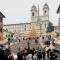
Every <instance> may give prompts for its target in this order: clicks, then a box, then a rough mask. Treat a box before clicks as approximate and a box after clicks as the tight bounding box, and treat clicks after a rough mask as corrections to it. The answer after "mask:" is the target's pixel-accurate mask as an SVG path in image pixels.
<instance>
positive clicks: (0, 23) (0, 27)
mask: <svg viewBox="0 0 60 60" xmlns="http://www.w3.org/2000/svg"><path fill="white" fill-rule="evenodd" d="M3 18H5V16H4V15H3V14H2V13H1V12H0V41H1V40H3Z"/></svg>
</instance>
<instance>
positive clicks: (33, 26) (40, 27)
mask: <svg viewBox="0 0 60 60" xmlns="http://www.w3.org/2000/svg"><path fill="white" fill-rule="evenodd" d="M42 10H43V15H42V16H40V14H39V6H38V7H36V6H35V5H33V6H32V8H31V22H30V23H20V24H7V25H4V27H3V28H4V29H5V30H8V31H11V32H13V33H15V34H16V35H19V36H28V35H31V34H32V35H40V34H43V33H45V32H46V28H47V27H48V24H49V22H50V21H49V6H48V4H47V3H46V4H44V6H43V9H42Z"/></svg>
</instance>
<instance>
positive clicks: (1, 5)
mask: <svg viewBox="0 0 60 60" xmlns="http://www.w3.org/2000/svg"><path fill="white" fill-rule="evenodd" d="M45 3H47V4H48V5H49V8H50V12H49V13H50V21H52V22H53V24H54V25H58V17H59V16H58V14H57V13H56V11H57V9H58V6H59V4H60V0H0V11H1V12H2V13H3V14H4V15H5V16H6V18H5V19H4V24H15V23H23V22H24V23H25V22H30V21H31V11H30V10H31V7H32V5H33V4H35V5H36V7H37V6H38V5H39V8H40V15H42V12H43V10H42V8H43V5H44V4H45Z"/></svg>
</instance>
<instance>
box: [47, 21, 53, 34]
mask: <svg viewBox="0 0 60 60" xmlns="http://www.w3.org/2000/svg"><path fill="white" fill-rule="evenodd" d="M52 31H54V26H53V24H52V23H51V22H49V24H48V27H47V31H46V32H47V33H48V32H52Z"/></svg>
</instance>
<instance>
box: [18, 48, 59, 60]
mask: <svg viewBox="0 0 60 60" xmlns="http://www.w3.org/2000/svg"><path fill="white" fill-rule="evenodd" d="M55 52H56V50H51V49H48V50H47V51H46V50H45V49H34V48H33V49H31V50H28V49H23V50H20V51H19V52H18V53H17V60H56V59H57V57H58V56H57V55H56V54H55Z"/></svg>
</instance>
